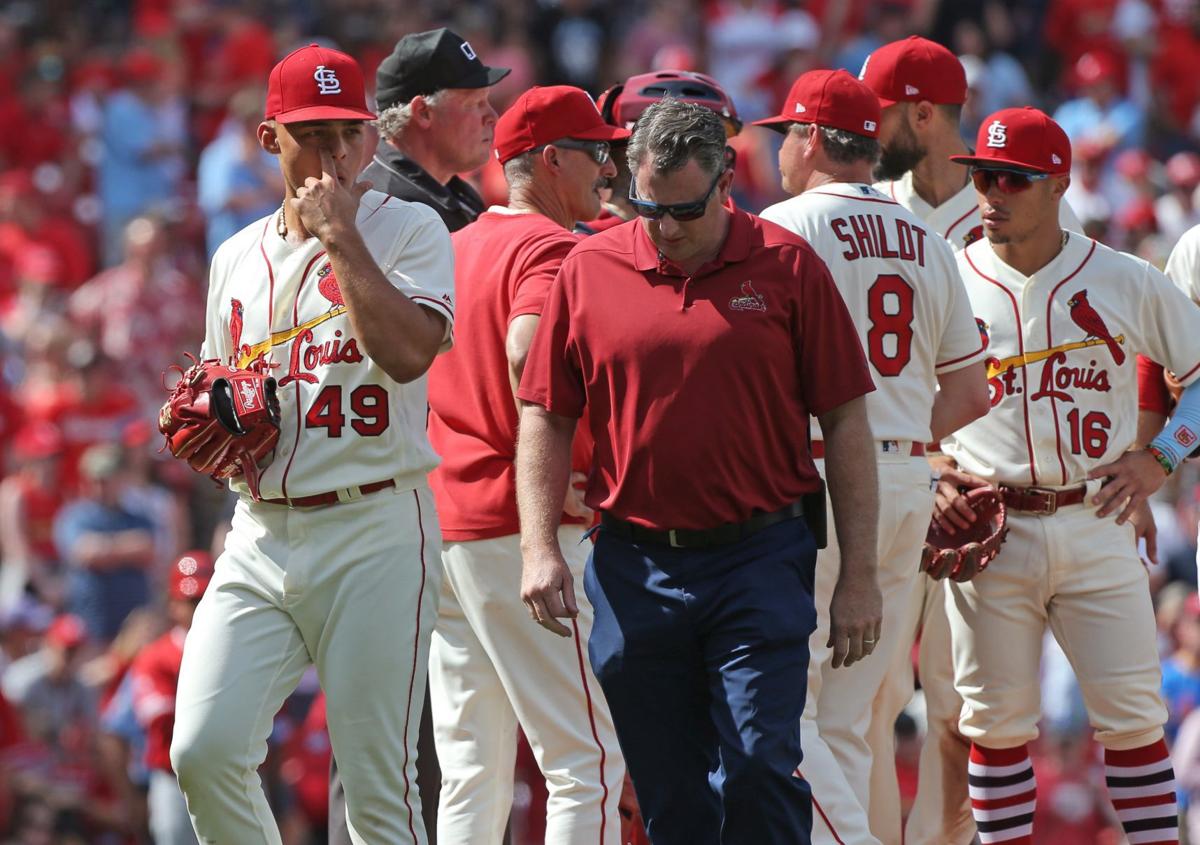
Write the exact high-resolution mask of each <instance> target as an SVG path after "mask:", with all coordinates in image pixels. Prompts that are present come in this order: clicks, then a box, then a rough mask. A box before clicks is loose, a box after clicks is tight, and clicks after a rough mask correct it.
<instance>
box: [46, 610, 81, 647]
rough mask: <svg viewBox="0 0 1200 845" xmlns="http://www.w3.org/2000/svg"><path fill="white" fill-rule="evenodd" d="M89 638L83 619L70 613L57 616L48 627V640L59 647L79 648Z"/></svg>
mask: <svg viewBox="0 0 1200 845" xmlns="http://www.w3.org/2000/svg"><path fill="white" fill-rule="evenodd" d="M87 638H88V634H87V627H86V626H85V625H84V624H83V620H82V619H80V618H79V617H78V616H73V615H72V614H70V613H64V614H62V615H61V616H58V617H56V618H55V619H54V621H53V622H51V623H50V627H49V628H47V629H46V642H47V643H49V644H50V645H53V646H58V647H59V648H64V649H65V648H78V647H79V646H81V645H83V644H84V643H85V642H87Z"/></svg>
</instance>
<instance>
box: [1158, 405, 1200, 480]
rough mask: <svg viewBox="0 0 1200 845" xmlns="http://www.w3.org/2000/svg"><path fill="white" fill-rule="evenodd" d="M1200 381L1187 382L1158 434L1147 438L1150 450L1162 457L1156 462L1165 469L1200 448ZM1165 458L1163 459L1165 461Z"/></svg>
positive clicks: (1181, 461) (1173, 465) (1172, 466)
mask: <svg viewBox="0 0 1200 845" xmlns="http://www.w3.org/2000/svg"><path fill="white" fill-rule="evenodd" d="M1198 384H1200V383H1194V384H1190V385H1188V386H1187V387H1185V388H1184V389H1183V394H1182V395H1181V396H1180V397H1179V401H1178V402H1177V403H1176V404H1175V411H1174V412H1173V413H1172V414H1171V418H1170V419H1169V420H1167V424H1166V425H1165V426H1163V430H1162V431H1160V432H1159V433H1158V436H1157V437H1155V438H1154V439H1153V440H1151V441H1150V446H1149V448H1150V450H1151V451H1152V452H1157V453H1158V455H1161V457H1159V458H1158V462H1159V463H1161V464H1162V465H1163V467H1164V468H1165V467H1166V466H1167V465H1168V464H1170V469H1169V470H1167V471H1168V472H1170V471H1172V470H1174V469H1175V467H1177V466H1179V465H1180V464H1181V463H1183V460H1184V458H1186V457H1188V456H1189V455H1191V454H1193V453H1194V452H1196V450H1197V447H1200V434H1197V432H1200V386H1198ZM1164 459H1165V461H1164Z"/></svg>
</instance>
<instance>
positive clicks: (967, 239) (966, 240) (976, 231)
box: [963, 225, 983, 247]
mask: <svg viewBox="0 0 1200 845" xmlns="http://www.w3.org/2000/svg"><path fill="white" fill-rule="evenodd" d="M982 237H983V226H982V225H979V226H976V227H975V228H973V229H972V230H971V231H969V232H967V233H966V234H965V235H963V246H965V247H966V246H970V245H971V244H973V243H975V241H977V240H979V239H980V238H982Z"/></svg>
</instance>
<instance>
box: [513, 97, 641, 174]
mask: <svg viewBox="0 0 1200 845" xmlns="http://www.w3.org/2000/svg"><path fill="white" fill-rule="evenodd" d="M495 133H496V134H495V144H496V158H497V160H499V162H500V163H501V164H504V162H506V161H508V160H509V159H513V158H516V157H517V156H519V155H521V153H527V152H529V151H530V150H532V149H536V148H537V147H540V146H542V145H543V144H549V143H550V142H551V141H558V140H561V139H563V138H576V139H579V140H581V141H623V140H625V139H626V138H628V137H629V136H630V134H631V133H630V131H629V130H628V129H622V128H621V127H619V126H609V125H608V124H607V123H605V122H604V118H603V117H601V116H600V110H599V109H598V108H596V104H595V103H594V102H592V98H591V97H589V96H588V94H587V92H586V91H584V90H583V89H582V88H575V87H574V86H571V85H548V86H540V85H535V86H534V87H533V88H530V89H529V90H528V91H526V92H525V93H524V94H522V95H521V96H520V97H518V98H517V101H516V102H515V103H513V104H512V105H511V106H509V108H508V111H506V112H504V114H502V115H500V119H499V120H498V121H496V130H495Z"/></svg>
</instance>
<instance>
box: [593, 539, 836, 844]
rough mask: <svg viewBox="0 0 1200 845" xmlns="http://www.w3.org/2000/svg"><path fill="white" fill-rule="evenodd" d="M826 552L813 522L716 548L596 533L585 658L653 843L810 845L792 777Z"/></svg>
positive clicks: (808, 802) (804, 794) (806, 799)
mask: <svg viewBox="0 0 1200 845" xmlns="http://www.w3.org/2000/svg"><path fill="white" fill-rule="evenodd" d="M816 553H817V550H816V545H815V544H814V542H813V538H812V534H811V533H810V532H809V530H808V528H807V526H806V525H805V523H804V520H803V519H793V520H788V521H786V522H782V523H779V524H777V525H774V526H771V527H770V528H768V529H766V530H765V531H762V532H760V533H758V534H756V535H754V536H753V537H750V538H749V539H747V540H744V541H742V542H741V543H738V544H736V545H732V546H722V547H716V548H713V549H673V548H670V547H666V546H659V545H650V544H636V543H631V542H630V541H628V540H625V539H622V538H620V537H617V536H614V535H613V534H612V533H610V532H605V531H604V530H603V529H601V530H600V533H599V536H598V538H597V541H596V545H595V548H594V549H593V551H592V556H591V559H590V560H589V561H588V565H587V573H586V575H585V578H584V587H585V589H586V591H587V595H588V598H589V599H590V600H591V602H592V606H593V607H594V608H595V612H596V619H595V624H594V625H593V627H592V635H591V640H590V641H589V643H588V653H589V655H590V657H591V662H592V669H593V670H594V671H595V673H596V677H597V679H598V680H599V681H600V685H601V687H602V688H603V690H604V695H605V697H606V698H607V699H608V704H609V707H610V708H611V709H612V715H613V721H614V723H615V724H616V729H617V738H618V739H619V740H620V743H621V750H622V752H623V753H624V755H625V761H626V764H627V765H628V767H629V773H630V775H631V777H632V778H633V783H634V790H635V791H636V792H637V797H638V803H639V804H640V805H641V810H642V816H643V818H644V819H645V821H646V827H647V831H648V833H649V834H650V840H651V841H652V842H653V843H654V845H676V844H677V845H797V844H798V843H799V845H808V843H809V842H810V838H809V837H810V832H811V830H812V795H811V792H810V791H809V787H808V784H807V783H806V782H805V781H804V780H803V779H801V778H799V777H797V776H796V775H795V772H796V768H797V767H798V766H799V765H800V760H801V752H800V716H801V714H802V713H803V711H804V696H805V691H806V687H807V683H808V637H809V635H810V634H811V633H812V631H813V629H814V628H815V627H816V611H815V610H814V608H813V574H814V567H815V565H816Z"/></svg>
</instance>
